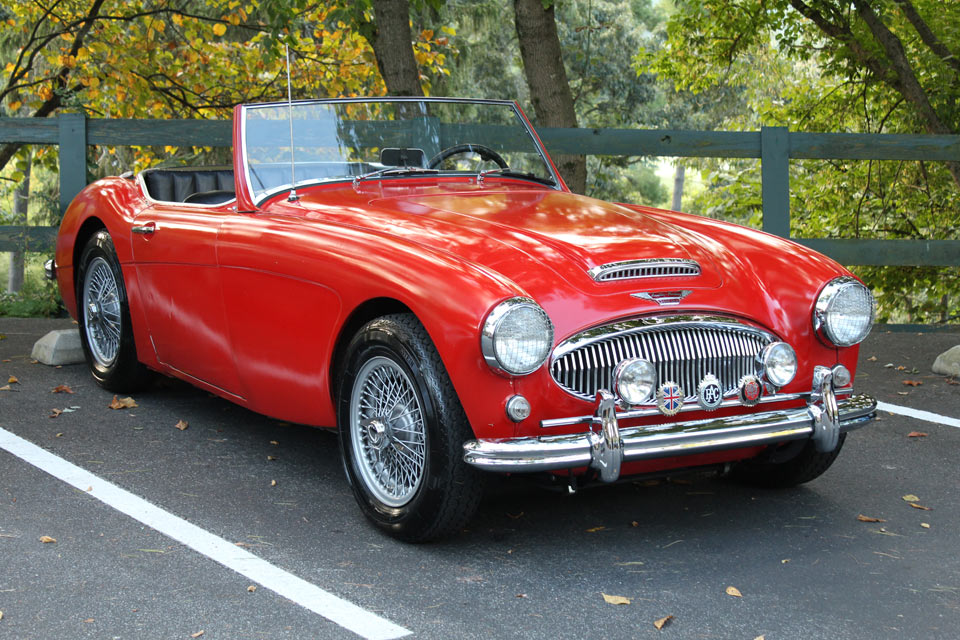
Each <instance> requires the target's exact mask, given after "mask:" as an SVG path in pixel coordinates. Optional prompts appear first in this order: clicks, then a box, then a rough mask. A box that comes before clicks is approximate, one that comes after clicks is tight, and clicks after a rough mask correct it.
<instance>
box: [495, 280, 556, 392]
mask: <svg viewBox="0 0 960 640" xmlns="http://www.w3.org/2000/svg"><path fill="white" fill-rule="evenodd" d="M552 346H553V323H552V322H550V318H549V317H548V316H547V312H546V311H544V310H543V309H541V308H540V305H538V304H537V303H536V302H534V301H533V300H531V299H530V298H510V299H509V300H504V301H503V302H501V303H500V304H498V305H497V306H496V307H494V308H493V311H491V312H490V314H489V315H488V316H487V319H486V320H485V321H484V323H483V332H482V333H481V335H480V349H481V351H482V352H483V358H484V360H486V361H487V364H489V365H490V366H491V367H493V368H494V369H498V370H500V371H504V372H506V373H509V374H512V375H517V376H520V375H525V374H528V373H532V372H534V371H536V370H537V369H538V368H540V365H542V364H543V363H544V362H545V361H546V359H547V356H549V355H550V348H551V347H552Z"/></svg>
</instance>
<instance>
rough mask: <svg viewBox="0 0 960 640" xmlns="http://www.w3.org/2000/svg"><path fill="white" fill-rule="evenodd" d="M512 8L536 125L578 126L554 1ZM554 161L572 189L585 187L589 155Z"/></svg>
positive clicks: (523, 2)
mask: <svg viewBox="0 0 960 640" xmlns="http://www.w3.org/2000/svg"><path fill="white" fill-rule="evenodd" d="M513 9H514V17H515V20H516V25H517V37H518V38H519V40H520V57H521V58H522V59H523V72H524V75H525V76H526V77H527V85H528V86H529V87H530V99H531V101H532V102H533V110H534V112H535V113H536V116H537V126H540V127H576V126H577V114H576V112H575V111H574V109H573V94H572V93H571V91H570V82H569V81H568V80H567V72H566V70H565V69H564V67H563V57H562V55H561V53H560V37H559V36H558V35H557V22H556V17H555V15H554V9H553V5H551V6H550V8H548V9H544V8H543V3H542V2H541V0H514V2H513ZM554 162H556V163H557V168H558V169H559V170H560V175H561V176H563V180H564V181H565V182H566V183H567V186H569V187H570V189H571V190H572V191H575V192H577V193H583V192H584V191H585V190H586V188H587V158H586V156H568V155H558V156H555V157H554Z"/></svg>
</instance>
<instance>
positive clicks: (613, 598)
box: [600, 592, 630, 604]
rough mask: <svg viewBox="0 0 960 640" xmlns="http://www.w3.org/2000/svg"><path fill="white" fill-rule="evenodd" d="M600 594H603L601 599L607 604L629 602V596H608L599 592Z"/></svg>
mask: <svg viewBox="0 0 960 640" xmlns="http://www.w3.org/2000/svg"><path fill="white" fill-rule="evenodd" d="M600 595H602V596H603V601H604V602H606V603H607V604H630V598H624V597H623V596H608V595H607V594H605V593H603V592H600Z"/></svg>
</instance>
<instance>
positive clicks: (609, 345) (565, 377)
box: [550, 316, 776, 404]
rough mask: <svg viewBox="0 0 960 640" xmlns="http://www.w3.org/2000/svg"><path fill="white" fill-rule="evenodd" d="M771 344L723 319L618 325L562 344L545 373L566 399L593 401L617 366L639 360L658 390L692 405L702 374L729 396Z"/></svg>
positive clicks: (770, 339) (608, 384)
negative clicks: (652, 371) (676, 390)
mask: <svg viewBox="0 0 960 640" xmlns="http://www.w3.org/2000/svg"><path fill="white" fill-rule="evenodd" d="M774 340H776V338H775V337H774V336H773V335H772V334H770V333H768V332H766V331H763V330H760V329H756V328H753V327H749V326H747V325H744V324H741V323H739V322H736V321H734V320H731V319H729V318H714V317H691V316H682V317H677V318H659V319H656V320H637V321H631V322H623V323H618V324H614V325H608V326H606V327H598V328H595V329H590V330H588V331H585V332H583V333H580V334H578V335H576V336H573V337H572V338H570V339H568V340H565V341H564V342H563V343H561V344H560V345H559V346H558V347H557V348H556V349H555V350H554V354H553V361H552V364H551V365H550V373H551V375H552V376H553V379H554V380H556V382H557V384H559V385H560V386H561V387H563V388H564V389H565V390H566V391H568V392H569V393H572V394H573V395H575V396H578V397H580V398H583V399H585V400H593V399H594V397H595V396H596V393H597V390H598V389H608V390H612V387H613V371H614V369H615V368H616V366H617V364H619V363H620V362H621V361H623V360H625V359H626V358H643V359H645V360H649V361H650V362H651V363H652V364H653V365H654V366H655V367H656V369H657V384H658V385H659V384H662V383H664V382H667V381H672V382H676V383H678V384H679V385H680V386H681V388H682V389H683V393H684V395H685V396H686V400H687V401H694V400H695V399H696V396H697V387H698V386H699V384H700V381H701V380H703V378H704V376H706V375H707V374H708V373H712V374H713V375H715V376H716V377H717V378H719V380H720V384H721V385H722V386H723V390H724V394H725V395H727V394H733V393H735V392H736V390H737V383H738V382H739V381H740V378H741V377H742V376H744V375H747V374H752V373H755V372H756V356H757V354H758V353H760V351H761V350H762V349H763V347H765V346H766V345H767V344H769V343H770V342H773V341H774ZM650 404H653V401H651V402H650Z"/></svg>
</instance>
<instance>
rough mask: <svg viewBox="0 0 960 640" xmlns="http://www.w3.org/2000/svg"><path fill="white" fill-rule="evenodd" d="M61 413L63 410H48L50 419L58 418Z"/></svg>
mask: <svg viewBox="0 0 960 640" xmlns="http://www.w3.org/2000/svg"><path fill="white" fill-rule="evenodd" d="M61 413H63V409H50V417H51V418H56V417H58V416H59V415H60V414H61Z"/></svg>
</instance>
